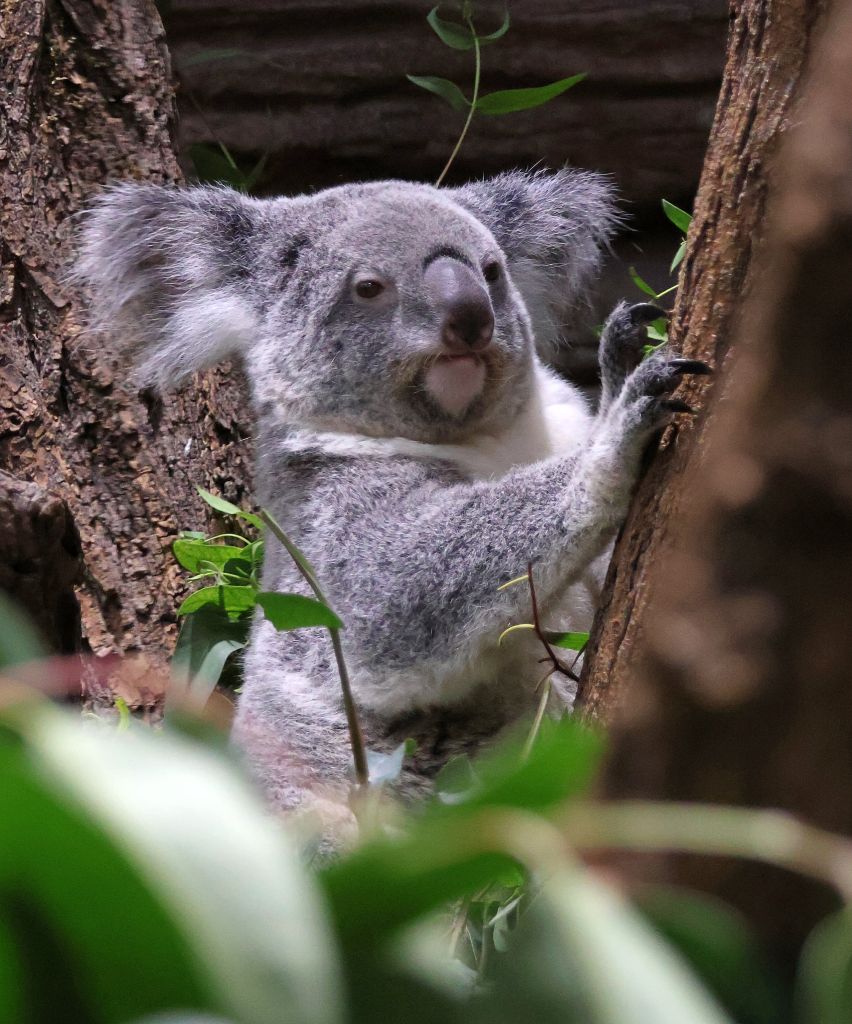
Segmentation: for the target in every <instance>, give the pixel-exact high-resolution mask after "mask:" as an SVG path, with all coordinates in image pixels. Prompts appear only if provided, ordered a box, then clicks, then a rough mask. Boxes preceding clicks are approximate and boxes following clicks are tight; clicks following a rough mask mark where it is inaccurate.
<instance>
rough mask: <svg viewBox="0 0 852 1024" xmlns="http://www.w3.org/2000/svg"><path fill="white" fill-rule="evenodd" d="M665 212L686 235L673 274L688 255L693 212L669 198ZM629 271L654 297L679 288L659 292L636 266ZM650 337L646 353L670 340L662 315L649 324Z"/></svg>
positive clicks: (679, 247) (637, 282) (662, 295)
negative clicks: (690, 212)
mask: <svg viewBox="0 0 852 1024" xmlns="http://www.w3.org/2000/svg"><path fill="white" fill-rule="evenodd" d="M663 213H665V215H666V217H668V219H669V220H670V221H671V222H672V224H674V226H675V227H676V228H678V229H679V230H680V231H681V232H683V236H684V237H683V238H682V239H681V241H680V245H679V246H678V249H677V252H676V253H675V255H674V258H673V259H672V262H671V266H670V267H669V273H670V274H673V273H674V272H675V270H677V268H678V267H679V266H680V264H681V263H682V262H683V257H684V256H685V255H686V233H687V232H688V231H689V225H690V224H691V223H692V214H689V213H687V212H686V210H681V208H680V207H679V206H675V204H674V203H670V202H669V201H668V199H664V200H663ZM628 273H629V274H630V279H631V281H632V282H633V283H634V284H635V285H636V287H637V288H638V289H639V291H641V292H644V293H645V294H646V295H649V296H650V297H651V298H652V299H656V300H660V299H664V298H665V297H666V296H667V295H669V294H671V293H672V292H673V291H675V290H676V288H677V284H673V285H670V286H669V287H668V288H664V289H663V290H662V291H659V292H658V291H657V290H656V289H655V288H653V287H652V286H651V285H650V284H648V282H647V281H646V280H645V279H644V278H642V277H640V275H639V273H638V272H637V270H636V268H635V267H630V268H629V271H628ZM648 339H649V341H650V342H651V344H649V345H646V346H645V354H646V355H647V354H648V353H650V352H653V351H654V350H655V349H657V348H659V347H660V346H661V345H664V344H665V343H666V342H667V341H668V328H667V324H666V320H665V318H664V317H660V319H659V320H655V321H654V322H653V323H651V324H649V325H648Z"/></svg>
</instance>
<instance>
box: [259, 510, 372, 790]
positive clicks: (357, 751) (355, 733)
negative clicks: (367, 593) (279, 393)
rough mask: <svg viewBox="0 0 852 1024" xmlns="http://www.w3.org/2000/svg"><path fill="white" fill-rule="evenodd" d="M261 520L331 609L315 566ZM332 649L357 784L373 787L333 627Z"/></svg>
mask: <svg viewBox="0 0 852 1024" xmlns="http://www.w3.org/2000/svg"><path fill="white" fill-rule="evenodd" d="M260 518H261V519H262V520H263V522H264V524H265V525H266V526H267V527H268V529H269V531H270V532H271V533H272V534H273V535H274V536H275V537H276V538H277V539H278V540H279V541H281V543H282V544H283V545H284V548H285V549H286V551H287V553H288V554H289V555H290V557H291V558H292V559H293V562H294V563H295V565H296V568H297V569H298V570H299V572H300V573H301V574H302V576H303V577H304V579H305V582H306V583H307V584H308V586H309V587H310V588H311V590H312V591H313V592H314V595H315V596H316V599H317V600H318V601H321V602H322V604H324V605H326V607H330V605H329V603H328V600H327V599H326V596H325V594H324V593H323V591H322V587H321V586H320V585H319V580H317V577H316V574H315V573H314V570H313V567H312V566H311V565H310V564H309V563H308V561H307V560H306V559H305V557H304V555H302V553H301V552H300V551H299V549H298V548H297V547H296V545H295V544H294V543H293V542H292V541H291V540H290V538H289V537H288V536H287V534H286V533H285V532H284V531H283V530H282V529H281V527H280V526H279V525H278V523H277V522H276V521H275V519H274V518H273V517H272V515H271V514H270V513H269V512H267V510H266V509H265V508H262V509H261V510H260ZM328 632H329V635H330V637H331V646H332V650H333V651H334V660H335V662H336V663H337V674H338V676H339V677H340V689H341V691H342V692H343V709H344V711H345V713H346V725H347V727H348V729H349V743H350V746H351V747H352V760H353V762H354V764H355V781H356V782H357V784H358V786H361V787H366V786H368V785H369V781H370V772H369V768H368V767H367V748H366V745H365V744H364V733H363V731H362V730H361V722H360V721H359V719H358V709H357V708H356V707H355V699H354V697H353V696H352V686H351V684H350V681H349V670H348V669H347V667H346V660H345V659H344V657H343V646H342V645H341V643H340V630H339V629H335V628H332V627H329V630H328Z"/></svg>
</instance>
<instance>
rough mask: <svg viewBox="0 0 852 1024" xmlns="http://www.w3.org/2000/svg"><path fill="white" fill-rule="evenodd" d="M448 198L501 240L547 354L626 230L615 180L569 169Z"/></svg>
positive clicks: (483, 184) (509, 179)
mask: <svg viewBox="0 0 852 1024" xmlns="http://www.w3.org/2000/svg"><path fill="white" fill-rule="evenodd" d="M448 191H449V192H450V194H451V196H452V198H453V199H454V200H455V201H456V202H457V203H458V204H459V205H460V206H463V207H464V208H465V209H467V210H468V211H470V212H471V213H472V214H474V216H476V217H477V218H478V219H479V220H481V221H482V223H483V224H485V226H486V227H487V228H488V229H489V230H490V231H491V233H492V234H493V235H494V237H495V238H496V239H497V242H498V243H499V244H500V247H501V248H502V249H503V252H504V253H505V254H506V258H507V259H508V261H509V269H510V271H511V273H512V277H513V279H514V281H515V283H516V284H517V286H518V288H519V289H520V291H521V294H522V296H523V298H524V301H525V303H526V305H527V309H528V310H529V313H530V316H531V318H532V321H533V327H534V328H535V332H536V340H537V342H538V345H539V348H545V349H546V348H547V347H548V346H549V345H550V344H552V343H554V342H555V341H556V340H557V336H558V333H559V328H560V326H561V325H563V324H564V323H565V321H566V319H570V311H571V310H572V308H575V307H576V306H577V305H578V304H579V303H582V302H583V301H584V299H585V298H586V290H587V288H588V285H589V283H590V281H591V279H592V277H593V276H594V275H595V273H596V272H597V271H598V269H599V267H600V262H601V257H602V254H603V251H604V249H605V248H606V245H607V243H608V241H609V238H610V236H611V235H612V232H613V230H614V228H615V227H616V226H617V224H618V220H619V218H618V214H617V212H616V209H615V203H614V196H613V192H614V190H613V187H612V185H611V184H610V182H609V180H608V179H607V178H606V177H604V176H603V175H600V174H593V173H591V172H588V171H578V170H572V169H569V168H566V169H564V170H561V171H557V172H555V173H553V174H549V173H547V172H542V171H539V172H528V171H510V172H508V173H505V174H500V175H498V176H497V177H496V178H490V179H487V180H485V181H479V182H473V183H472V184H469V185H464V186H462V187H461V188H457V189H451V190H448Z"/></svg>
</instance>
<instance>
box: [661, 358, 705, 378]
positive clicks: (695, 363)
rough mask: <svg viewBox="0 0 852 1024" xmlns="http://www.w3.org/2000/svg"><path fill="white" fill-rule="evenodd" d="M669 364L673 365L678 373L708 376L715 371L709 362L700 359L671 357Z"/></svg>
mask: <svg viewBox="0 0 852 1024" xmlns="http://www.w3.org/2000/svg"><path fill="white" fill-rule="evenodd" d="M669 366H671V367H673V368H674V370H675V372H676V373H694V374H697V375H698V376H701V377H707V376H709V375H710V374H712V372H713V371H712V369H711V368H710V367H709V366H708V365H707V363H705V362H702V360H700V359H670V360H669Z"/></svg>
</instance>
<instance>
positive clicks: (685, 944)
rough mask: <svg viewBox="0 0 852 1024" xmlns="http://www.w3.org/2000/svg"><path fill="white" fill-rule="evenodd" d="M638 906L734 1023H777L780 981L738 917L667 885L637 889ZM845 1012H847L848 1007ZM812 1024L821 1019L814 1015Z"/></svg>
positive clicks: (728, 909) (710, 899) (723, 905)
mask: <svg viewBox="0 0 852 1024" xmlns="http://www.w3.org/2000/svg"><path fill="white" fill-rule="evenodd" d="M638 904H639V910H640V911H641V912H642V914H643V915H644V916H645V917H646V918H647V919H648V920H649V921H650V922H651V924H652V925H653V926H654V928H655V930H656V931H657V933H658V934H660V935H661V936H662V937H663V938H664V939H666V940H667V941H668V942H670V943H671V944H672V945H673V946H674V947H675V948H676V949H677V950H678V952H679V953H680V954H681V955H682V956H683V957H684V958H685V959H686V961H687V962H688V963H689V965H690V966H691V967H692V969H693V970H694V971H695V972H696V974H697V975H698V976H699V978H701V980H702V981H703V982H704V984H705V985H707V987H708V989H709V990H710V991H711V992H712V993H713V994H714V995H715V996H716V998H717V999H718V1000H719V1001H720V1003H722V1005H723V1006H725V1007H726V1008H727V1009H728V1011H729V1012H730V1013H732V1014H733V1016H734V1017H735V1018H736V1019H737V1020H738V1021H747V1022H748V1024H776V1022H777V1021H779V1020H782V1019H783V1017H784V1012H783V1005H784V1002H785V998H784V994H783V989H782V984H781V981H780V979H779V978H778V977H777V976H776V975H775V974H773V972H772V969H771V967H770V964H769V960H768V957H767V956H766V955H765V953H764V951H763V949H762V947H761V945H760V943H759V941H758V939H757V937H756V936H755V934H754V932H753V930H752V929H751V927H750V925H749V922H748V920H747V919H746V918H745V917H744V916H743V915H742V914H741V913H740V912H739V911H736V910H734V908H733V907H731V906H730V905H729V904H727V903H724V902H723V901H722V900H720V899H718V898H716V897H713V896H708V895H706V894H704V893H699V892H696V891H694V890H691V889H685V888H678V887H675V886H669V885H645V886H643V887H642V888H641V889H640V890H639V893H638ZM850 952H852V946H850ZM850 981H852V975H850ZM850 994H852V992H850ZM848 1008H849V1010H850V1011H852V1002H850V1003H849V1005H848ZM813 1019H814V1020H821V1019H823V1018H822V1016H821V1015H814V1018H813ZM848 1020H852V1012H850V1014H849V1015H848Z"/></svg>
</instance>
